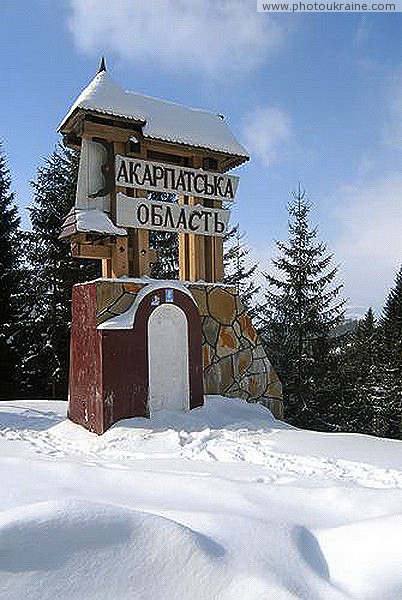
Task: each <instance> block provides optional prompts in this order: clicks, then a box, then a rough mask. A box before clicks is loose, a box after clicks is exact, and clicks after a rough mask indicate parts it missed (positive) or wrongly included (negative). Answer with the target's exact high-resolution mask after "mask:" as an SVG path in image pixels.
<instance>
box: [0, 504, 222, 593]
mask: <svg viewBox="0 0 402 600" xmlns="http://www.w3.org/2000/svg"><path fill="white" fill-rule="evenodd" d="M0 555H1V557H2V558H1V564H0V574H1V585H2V597H3V598H8V599H9V600H11V599H14V598H15V599H17V598H19V599H21V598H26V597H27V592H28V591H29V598H30V599H32V600H33V599H35V600H36V599H38V600H39V599H40V600H46V599H47V598H49V600H50V599H52V600H53V599H54V598H58V599H59V600H63V599H66V600H67V599H68V600H72V599H75V598H76V599H77V600H78V599H80V600H82V599H84V598H85V600H90V599H91V598H94V599H95V598H96V599H97V600H100V599H103V598H105V599H106V598H110V599H111V598H142V599H144V600H151V599H152V600H155V599H156V598H163V599H164V600H174V599H176V598H177V597H178V596H177V594H178V590H180V597H183V598H190V597H193V593H194V590H196V589H200V590H202V597H203V598H205V599H209V598H211V600H212V598H215V597H216V593H217V591H218V590H219V588H220V587H222V582H221V577H220V571H221V566H220V563H221V559H222V556H223V555H224V550H223V549H222V548H221V547H220V546H219V545H218V544H216V543H215V542H213V541H212V540H210V539H208V538H207V537H206V536H203V535H201V534H198V533H196V532H194V531H192V530H190V529H188V528H186V527H183V526H182V525H179V524H177V523H174V522H172V521H169V520H168V519H165V518H163V517H158V516H155V515H150V514H145V513H141V512H138V511H129V510H127V509H122V508H118V507H113V506H108V505H106V504H98V503H84V502H79V501H75V502H63V501H56V502H45V503H39V504H34V505H29V506H25V507H22V508H17V509H13V510H9V511H5V512H3V513H2V514H1V515H0Z"/></svg>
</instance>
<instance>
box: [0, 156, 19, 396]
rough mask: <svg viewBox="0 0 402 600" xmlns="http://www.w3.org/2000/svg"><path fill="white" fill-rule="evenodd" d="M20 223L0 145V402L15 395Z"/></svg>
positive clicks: (5, 161)
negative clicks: (0, 399)
mask: <svg viewBox="0 0 402 600" xmlns="http://www.w3.org/2000/svg"><path fill="white" fill-rule="evenodd" d="M19 224H20V220H19V217H18V213H17V208H16V206H15V204H14V193H13V192H12V191H11V177H10V172H9V169H8V166H7V160H6V157H5V155H4V153H3V150H2V147H1V144H0V369H1V377H0V398H7V397H9V396H14V395H15V394H16V392H17V389H16V386H17V380H16V377H17V371H18V362H19V361H18V354H17V350H16V347H15V333H16V329H17V323H18V318H19V315H18V313H19V292H20V283H21V270H20V255H21V247H20V238H21V232H20V230H19Z"/></svg>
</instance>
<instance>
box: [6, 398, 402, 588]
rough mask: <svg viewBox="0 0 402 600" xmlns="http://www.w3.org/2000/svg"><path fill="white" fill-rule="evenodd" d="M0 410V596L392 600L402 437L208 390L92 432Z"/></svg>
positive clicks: (18, 410) (401, 584) (44, 412)
mask: <svg viewBox="0 0 402 600" xmlns="http://www.w3.org/2000/svg"><path fill="white" fill-rule="evenodd" d="M65 411H66V403H63V402H45V401H41V402H39V401H38V402H28V401H26V402H8V403H5V402H2V403H0V457H1V458H0V488H1V489H2V494H1V495H0V599H1V600H3V598H4V600H21V598H29V599H30V600H47V599H49V600H50V599H52V600H53V599H54V598H58V599H59V598H60V599H61V600H78V599H80V600H81V599H85V600H91V599H94V600H95V599H96V600H129V599H130V600H131V599H132V598H135V600H162V599H163V600H173V599H174V600H176V599H181V598H183V599H185V600H269V599H271V598H272V599H274V600H296V599H303V600H346V599H350V598H356V599H359V600H363V599H364V600H391V599H392V600H400V599H402V570H401V568H400V565H401V564H402V535H401V525H402V517H401V506H402V443H401V442H395V441H390V440H379V439H374V438H371V437H370V436H361V435H360V436H359V435H343V434H318V433H315V432H311V431H309V432H307V431H301V430H297V429H294V428H291V427H289V426H287V425H285V424H284V423H281V422H279V421H276V420H275V419H274V418H273V417H272V415H271V414H270V413H269V411H268V410H266V409H265V408H263V407H262V406H258V405H250V404H247V403H245V402H242V401H240V400H232V399H228V398H219V397H216V396H214V397H209V398H207V400H206V404H205V406H204V407H201V408H199V409H196V410H194V411H191V412H187V413H185V412H167V411H163V412H159V413H157V414H156V415H155V416H154V418H152V419H140V418H138V419H128V420H126V421H121V422H119V423H117V424H116V425H114V426H113V427H112V428H111V429H110V430H109V431H108V432H107V433H106V434H105V435H103V436H97V435H95V434H91V433H89V432H87V431H86V430H84V429H83V428H81V427H79V426H77V425H75V424H73V423H71V422H69V421H66V419H65Z"/></svg>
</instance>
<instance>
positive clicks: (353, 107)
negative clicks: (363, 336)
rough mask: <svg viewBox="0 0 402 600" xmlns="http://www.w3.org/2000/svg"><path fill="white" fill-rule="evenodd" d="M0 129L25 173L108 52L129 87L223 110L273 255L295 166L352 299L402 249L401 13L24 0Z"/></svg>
mask: <svg viewBox="0 0 402 600" xmlns="http://www.w3.org/2000/svg"><path fill="white" fill-rule="evenodd" d="M0 26H1V35H0V49H1V59H0V69H1V73H0V76H1V88H0V89H1V106H2V111H1V116H0V137H1V138H2V139H3V142H4V149H5V151H6V153H7V154H8V157H9V163H10V168H11V170H12V174H13V183H14V188H15V190H16V192H17V193H18V202H19V205H20V207H21V209H22V216H23V218H24V224H27V223H28V221H27V217H26V212H24V210H23V209H24V207H26V206H28V205H29V203H30V193H31V192H30V188H29V181H30V180H31V179H33V178H34V177H35V173H36V169H37V167H38V165H40V163H41V159H42V157H45V156H47V155H48V154H49V153H50V152H51V151H52V149H53V147H54V145H55V144H56V142H57V140H58V135H57V133H56V129H57V125H58V123H59V122H60V120H61V118H62V117H63V116H64V114H65V113H66V112H67V110H68V108H69V107H70V105H71V103H72V102H73V101H74V99H75V98H76V97H77V95H78V94H79V92H80V91H81V90H82V89H83V88H84V87H85V86H86V85H87V83H88V82H89V80H90V79H92V77H93V76H94V74H95V72H96V69H97V64H98V60H99V56H100V55H101V54H105V55H106V58H107V63H108V71H109V73H110V74H111V76H112V77H113V78H114V79H115V80H116V81H117V82H118V83H119V84H121V85H122V86H123V87H125V88H127V89H132V90H135V91H138V92H143V93H145V94H149V95H153V96H158V97H162V98H167V99H170V100H174V101H177V102H180V103H183V104H187V105H189V106H194V107H202V108H206V109H210V110H213V111H216V112H218V113H223V114H225V115H226V117H227V118H228V119H229V122H230V124H231V127H232V129H233V130H234V132H235V133H236V135H237V137H238V138H239V140H240V141H241V142H242V143H243V144H244V145H245V146H246V147H247V148H248V149H249V151H250V153H251V156H252V160H251V161H250V163H248V164H247V165H245V166H244V167H242V168H240V169H238V174H239V175H240V176H241V182H240V188H239V193H238V200H237V202H236V205H235V207H234V211H233V213H234V217H235V219H237V220H239V221H240V225H241V228H242V229H243V230H244V231H245V232H246V234H247V241H248V244H249V246H250V247H251V250H252V255H253V257H254V258H256V259H258V260H259V261H260V264H261V267H262V268H264V269H267V268H268V267H269V265H270V258H271V257H272V256H273V255H274V252H275V249H274V241H275V240H276V239H283V238H286V236H287V211H286V204H287V202H288V200H289V197H290V196H289V194H290V192H291V191H292V189H294V188H295V187H296V186H297V184H298V182H299V181H300V182H301V184H302V185H303V186H305V187H306V189H307V192H308V195H309V198H310V200H311V202H312V203H313V206H314V209H313V211H312V220H313V222H314V223H315V224H317V225H318V230H319V235H320V237H321V239H323V240H324V241H325V242H327V244H328V249H329V250H330V251H331V252H334V254H335V262H336V263H339V264H340V275H341V278H342V279H343V280H344V281H345V290H344V291H345V295H346V296H347V297H348V298H349V312H350V313H351V314H354V313H361V312H364V311H365V310H366V309H367V307H368V306H370V305H371V306H374V307H375V308H377V309H379V308H380V307H381V306H382V305H383V302H384V298H385V296H386V294H387V292H388V289H389V287H390V286H391V285H392V283H393V280H394V275H395V272H396V270H397V269H398V267H399V265H400V264H401V262H402V233H401V223H402V162H401V158H402V53H401V49H402V41H401V40H402V14H401V13H396V14H375V13H369V14H365V15H363V14H346V13H343V14H337V15H333V14H332V15H331V14H298V15H289V14H276V15H268V14H263V13H257V12H256V3H255V1H254V0H204V1H200V0H186V2H183V1H182V0H151V1H149V2H145V1H144V0H113V1H110V0H108V1H106V0H30V1H29V2H28V1H27V0H15V2H4V3H3V4H2V13H1V22H0Z"/></svg>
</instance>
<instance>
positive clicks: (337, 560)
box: [318, 513, 402, 600]
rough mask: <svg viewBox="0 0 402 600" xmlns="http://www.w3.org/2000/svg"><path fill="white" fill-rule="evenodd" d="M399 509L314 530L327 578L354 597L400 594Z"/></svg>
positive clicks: (394, 596)
mask: <svg viewBox="0 0 402 600" xmlns="http://www.w3.org/2000/svg"><path fill="white" fill-rule="evenodd" d="M401 537H402V513H401V514H400V515H392V516H389V517H382V518H377V519H370V520H367V521H366V520H365V521H362V522H360V523H353V524H351V525H347V526H344V527H337V528H336V529H329V530H327V531H322V532H320V533H319V534H318V540H319V544H320V547H321V549H322V551H323V553H324V555H325V559H326V561H328V564H329V565H330V567H329V573H330V579H331V581H332V582H333V583H334V584H335V585H337V586H339V587H340V588H341V589H344V590H346V591H347V592H349V593H350V594H351V595H352V596H353V597H354V598H364V599H365V600H369V599H380V598H381V600H388V599H389V600H397V599H400V598H402V544H401Z"/></svg>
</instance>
